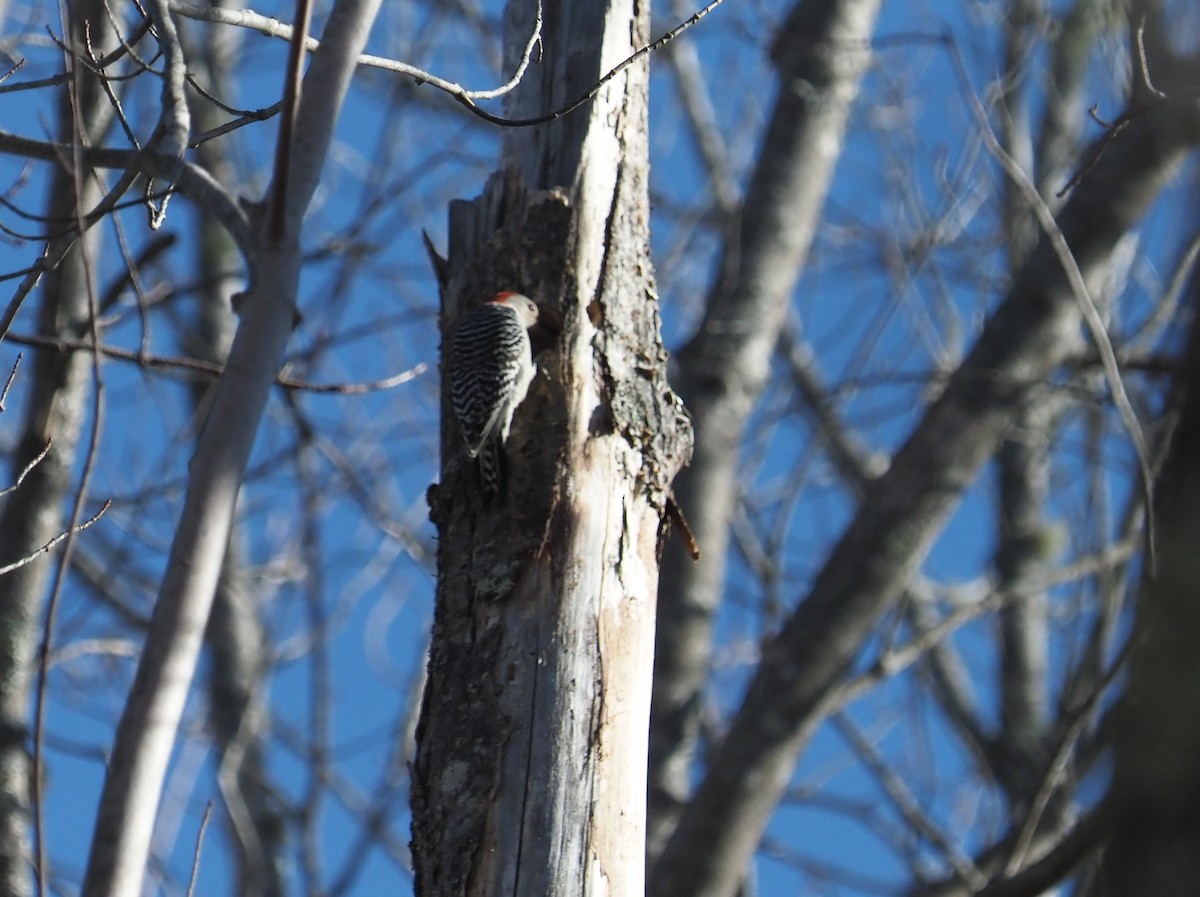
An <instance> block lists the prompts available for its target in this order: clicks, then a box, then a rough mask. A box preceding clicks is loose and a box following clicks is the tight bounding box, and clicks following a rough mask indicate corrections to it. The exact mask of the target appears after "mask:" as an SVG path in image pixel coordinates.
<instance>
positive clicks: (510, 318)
mask: <svg viewBox="0 0 1200 897" xmlns="http://www.w3.org/2000/svg"><path fill="white" fill-rule="evenodd" d="M537 319H538V306H537V303H536V302H534V301H533V300H532V299H530V298H529V297H528V296H522V295H521V294H520V293H510V292H504V293H497V294H496V295H495V296H493V297H492V298H491V300H490V301H488V302H486V303H485V304H483V305H481V306H479V308H477V309H475V310H474V311H472V312H471V313H470V314H468V315H467V316H466V317H465V318H464V319H463V320H462V322H461V323H460V324H459V325H458V329H457V330H455V332H454V342H453V344H452V346H451V349H450V403H451V404H452V405H453V406H454V415H455V417H457V418H458V424H459V426H460V427H461V428H462V434H463V439H465V440H466V442H467V454H469V455H470V456H471V457H472V458H478V459H479V479H480V484H481V485H482V487H483V493H484V495H485V496H487V497H488V498H489V499H494V498H496V497H498V496H499V495H500V494H501V493H502V491H503V488H504V480H503V477H504V473H503V465H504V460H505V457H504V445H505V443H506V442H507V441H508V431H509V429H510V428H511V427H512V419H513V413H514V412H515V411H516V410H517V406H518V405H520V404H521V402H523V401H524V400H525V393H526V392H527V391H528V390H529V383H530V381H531V380H532V379H533V357H532V353H531V351H530V348H529V328H530V327H532V326H533V325H534V324H536V323H537Z"/></svg>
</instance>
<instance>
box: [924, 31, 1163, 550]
mask: <svg viewBox="0 0 1200 897" xmlns="http://www.w3.org/2000/svg"><path fill="white" fill-rule="evenodd" d="M945 44H946V46H947V48H948V49H949V52H950V58H951V62H952V63H953V65H954V71H955V75H956V76H957V78H958V81H959V86H960V88H961V89H962V92H963V96H964V97H965V98H966V100H967V104H968V106H969V107H970V110H971V113H972V115H973V116H974V117H975V121H976V125H977V126H978V128H979V132H980V135H981V136H982V137H983V142H984V145H985V146H986V147H987V148H988V151H989V152H990V153H991V154H992V156H994V157H995V159H996V161H997V162H999V163H1000V167H1001V168H1003V169H1004V173H1005V174H1007V175H1008V177H1009V179H1010V180H1012V182H1013V184H1014V185H1015V186H1016V188H1017V189H1018V190H1019V191H1020V193H1021V195H1022V197H1023V198H1024V199H1025V201H1026V202H1027V203H1028V204H1029V207H1030V209H1031V210H1032V211H1033V213H1034V215H1035V217H1036V218H1037V220H1038V224H1039V225H1041V228H1042V231H1043V232H1044V233H1045V234H1046V237H1047V239H1048V240H1049V241H1050V246H1051V248H1052V249H1053V250H1054V254H1055V255H1056V256H1057V257H1058V261H1059V264H1061V265H1062V268H1063V273H1064V274H1066V276H1067V282H1068V284H1069V285H1070V288H1071V294H1072V296H1073V297H1074V299H1075V302H1076V304H1077V305H1078V307H1079V311H1080V314H1081V315H1082V316H1083V320H1084V323H1086V324H1087V328H1088V332H1089V334H1090V335H1091V337H1092V341H1093V342H1094V343H1095V345H1096V350H1097V352H1098V353H1099V355H1100V361H1101V364H1102V366H1103V367H1104V378H1105V380H1106V382H1107V383H1108V388H1109V390H1110V391H1111V392H1112V396H1113V404H1114V405H1116V407H1117V413H1118V415H1119V416H1120V418H1121V425H1122V426H1123V427H1124V429H1125V432H1126V434H1127V435H1128V436H1129V440H1130V442H1132V443H1133V450H1134V454H1135V455H1136V457H1137V464H1138V474H1139V479H1140V484H1141V489H1142V493H1143V495H1144V497H1145V502H1146V552H1147V559H1148V561H1149V563H1150V569H1151V571H1153V570H1154V566H1155V551H1154V543H1155V538H1154V537H1155V532H1154V478H1153V475H1152V474H1151V472H1150V450H1149V448H1148V447H1147V445H1146V437H1145V434H1144V433H1143V432H1142V425H1141V423H1140V422H1139V421H1138V418H1137V413H1136V412H1135V411H1134V410H1133V403H1132V402H1130V400H1129V395H1128V393H1126V391H1125V381H1124V379H1123V378H1122V375H1121V368H1120V365H1119V364H1118V362H1117V355H1116V352H1115V351H1114V350H1113V346H1112V340H1110V339H1109V336H1108V331H1107V329H1106V328H1105V326H1104V319H1103V318H1102V317H1101V316H1100V312H1099V310H1098V309H1097V308H1096V303H1095V301H1093V299H1092V297H1091V293H1089V291H1088V288H1087V283H1086V282H1085V281H1084V278H1083V272H1082V271H1080V270H1079V264H1078V262H1076V261H1075V255H1074V253H1072V252H1071V247H1070V246H1069V245H1068V244H1067V238H1066V237H1065V236H1064V235H1063V232H1062V230H1061V229H1060V228H1059V226H1058V222H1057V221H1055V220H1054V213H1053V212H1052V211H1051V210H1050V207H1049V206H1047V205H1046V201H1045V200H1044V199H1042V196H1041V194H1040V193H1038V191H1037V187H1035V186H1034V185H1033V182H1032V181H1030V180H1029V176H1028V175H1027V174H1026V173H1025V171H1024V170H1023V169H1022V168H1021V166H1020V165H1019V164H1017V162H1016V160H1015V159H1013V157H1012V156H1010V155H1009V154H1008V153H1007V152H1006V151H1005V149H1004V147H1003V146H1001V145H1000V141H999V140H998V139H997V138H996V133H995V131H993V130H992V126H991V122H989V121H988V115H987V111H986V110H985V109H984V108H983V104H982V103H980V101H979V97H978V96H977V95H976V93H975V91H974V90H972V89H971V80H970V76H969V75H968V74H967V65H966V62H965V61H964V60H963V58H962V53H961V52H960V51H959V49H958V44H957V43H955V42H954V40H953V39H952V38H949V37H947V38H946V39H945Z"/></svg>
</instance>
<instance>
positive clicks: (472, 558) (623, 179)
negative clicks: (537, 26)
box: [412, 0, 690, 897]
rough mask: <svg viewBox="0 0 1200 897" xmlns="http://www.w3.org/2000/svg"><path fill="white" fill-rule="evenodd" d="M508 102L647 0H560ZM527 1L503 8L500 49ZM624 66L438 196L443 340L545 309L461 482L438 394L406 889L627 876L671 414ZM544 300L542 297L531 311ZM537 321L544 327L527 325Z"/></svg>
mask: <svg viewBox="0 0 1200 897" xmlns="http://www.w3.org/2000/svg"><path fill="white" fill-rule="evenodd" d="M544 14H545V25H544V28H543V46H544V55H543V58H542V60H541V62H540V64H538V65H535V66H533V67H532V68H531V69H530V71H529V73H528V74H527V75H526V77H525V81H524V83H523V84H522V85H521V87H520V88H519V89H518V91H517V92H516V93H515V94H514V95H513V97H512V99H511V101H510V103H509V108H508V113H509V114H510V115H512V116H514V117H528V116H533V115H537V114H540V113H544V112H547V111H551V110H553V109H555V108H558V107H561V106H562V105H564V104H565V103H566V102H569V101H570V100H572V99H574V98H575V97H577V96H578V95H579V94H581V93H583V92H584V91H585V90H586V89H587V88H588V87H590V86H591V85H592V84H594V83H595V82H596V81H597V80H599V78H600V76H601V75H603V74H604V73H605V72H606V71H608V70H609V69H611V68H612V67H613V66H615V65H616V64H617V63H619V62H621V61H622V60H623V59H624V58H626V57H627V56H628V55H629V54H631V53H632V52H633V51H634V50H636V49H637V48H638V47H639V46H640V45H642V44H643V43H645V40H646V31H647V19H648V7H647V6H645V5H644V4H634V3H633V2H632V0H610V2H608V3H604V4H600V3H594V2H589V0H559V2H554V3H550V4H548V5H547V6H546V8H545V10H544ZM533 19H534V4H533V3H532V2H525V0H517V2H514V3H512V4H510V6H509V10H508V26H509V37H508V46H509V52H508V57H509V61H510V63H512V64H513V66H514V67H515V63H516V59H517V58H518V57H519V55H520V52H521V50H523V48H524V46H525V44H526V42H527V41H528V38H529V34H530V32H531V29H532V27H533V24H532V23H533ZM646 86H647V74H646V68H645V64H644V62H643V63H638V64H636V65H634V66H632V67H630V68H628V69H626V70H625V71H624V72H623V73H622V74H620V75H619V76H618V77H616V78H615V79H614V80H612V81H611V82H610V83H609V84H608V85H607V86H606V87H605V88H604V89H603V90H602V91H601V92H600V93H599V94H598V96H597V97H596V98H595V99H594V100H593V101H591V102H590V103H589V104H588V105H586V106H584V107H583V108H581V109H580V110H578V111H577V112H576V113H574V114H573V115H569V116H567V117H565V118H563V119H561V120H559V121H556V122H554V123H552V124H547V125H540V126H537V127H533V128H528V129H524V130H512V131H508V132H506V135H505V136H506V141H505V145H504V160H503V165H502V169H501V171H500V172H498V173H497V174H496V175H494V176H493V177H492V178H491V180H490V181H489V183H488V184H487V186H486V188H485V190H484V192H483V195H482V196H480V197H479V198H478V199H476V200H474V201H472V202H461V203H456V204H455V205H454V206H453V207H452V208H451V212H450V240H449V258H448V260H447V261H448V263H447V264H446V265H444V266H442V273H443V274H444V275H445V276H444V277H443V278H442V281H443V283H442V300H443V306H442V337H443V345H446V344H447V340H448V338H449V337H450V335H451V334H452V333H453V330H454V326H455V324H456V322H457V321H458V320H459V319H460V317H461V313H462V312H464V311H466V310H468V309H470V308H472V307H474V306H475V305H477V304H479V303H480V302H482V301H484V300H485V299H486V298H487V297H488V296H489V295H490V294H491V293H493V292H495V291H497V290H501V289H514V290H521V291H523V292H525V293H527V294H528V295H530V296H532V297H534V298H535V299H537V300H539V301H540V302H541V303H542V304H543V307H546V308H549V309H551V310H552V311H555V312H559V313H560V314H561V321H562V326H561V333H559V334H556V335H554V336H552V337H547V338H544V339H540V340H539V334H536V333H535V334H534V345H535V350H536V349H538V348H539V343H540V344H541V346H542V351H540V352H539V353H538V361H539V374H538V376H537V378H535V381H534V384H533V386H532V387H531V388H530V391H529V398H528V399H527V400H526V401H525V403H524V404H523V405H522V406H521V408H520V409H519V411H518V413H517V416H516V420H515V422H514V425H513V433H512V437H511V439H510V441H509V447H508V484H507V490H506V491H507V494H506V498H505V501H504V503H503V504H502V505H499V506H488V505H485V503H484V502H483V500H482V498H481V495H480V494H479V492H478V491H477V487H476V485H475V480H474V478H473V476H472V471H471V469H470V466H469V464H468V463H467V461H466V454H465V452H464V451H463V448H462V446H463V440H462V436H461V435H460V433H459V432H458V429H457V425H456V424H455V423H454V421H453V418H452V415H448V414H446V413H445V409H446V404H445V401H443V412H444V413H443V415H442V417H443V426H442V459H443V461H442V477H441V483H440V484H439V485H438V486H436V487H433V488H431V490H430V496H429V498H430V509H431V513H432V517H433V520H434V522H435V523H436V524H437V527H438V531H439V548H438V565H439V581H438V589H437V611H436V616H435V620H434V631H433V638H432V645H431V649H430V657H429V676H428V683H427V686H426V691H425V699H424V705H423V708H422V712H421V722H420V727H419V730H418V740H419V745H418V751H417V760H416V764H415V769H414V772H413V797H412V800H413V848H414V851H413V852H414V861H415V865H416V881H417V893H418V894H421V895H424V897H443V895H452V894H453V895H465V894H471V895H493V894H538V895H560V894H561V895H568V894H569V895H572V897H574V895H587V894H593V893H600V892H603V893H605V894H609V895H614V897H616V895H637V897H641V895H642V894H643V893H644V871H643V870H644V863H643V849H644V848H643V845H644V837H645V788H646V779H645V768H646V737H647V735H646V733H647V720H648V716H649V707H650V677H651V669H652V659H653V657H652V655H653V635H654V596H655V591H656V588H657V584H658V558H659V550H660V545H661V540H662V538H663V535H664V531H665V530H664V525H663V524H664V517H663V514H664V507H665V502H666V495H667V490H668V486H669V483H670V481H671V479H672V477H673V476H674V474H675V472H676V470H677V469H678V467H679V466H680V464H681V462H682V461H683V460H684V459H685V458H686V455H687V453H688V451H689V448H690V427H689V426H688V424H687V420H686V417H685V415H684V414H683V413H682V410H681V406H680V405H679V403H678V401H677V400H676V399H675V397H674V395H673V394H672V393H671V391H670V389H669V388H668V386H667V384H666V373H665V368H666V353H665V352H664V351H663V348H662V343H661V338H660V334H659V317H658V305H657V301H656V295H655V289H654V282H653V278H652V274H651V265H650V257H649V249H648V220H649V212H648V199H647V145H646ZM548 316H549V317H553V318H557V317H558V315H556V314H550V315H548ZM541 336H543V337H545V336H546V335H544V334H543V335H541Z"/></svg>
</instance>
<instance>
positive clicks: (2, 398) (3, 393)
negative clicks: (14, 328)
mask: <svg viewBox="0 0 1200 897" xmlns="http://www.w3.org/2000/svg"><path fill="white" fill-rule="evenodd" d="M24 357H25V353H24V352H18V353H17V360H16V361H14V362H13V366H12V370H11V371H9V372H8V379H7V380H6V381H4V389H3V390H0V411H6V410H7V409H6V408H5V407H4V403H5V402H6V401H8V391H9V390H10V389H12V385H13V381H14V380H16V379H17V368H19V367H20V366H21V359H22V358H24ZM3 494H4V493H3V492H0V495H3Z"/></svg>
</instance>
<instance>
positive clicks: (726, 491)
mask: <svg viewBox="0 0 1200 897" xmlns="http://www.w3.org/2000/svg"><path fill="white" fill-rule="evenodd" d="M878 10H879V2H878V0H834V2H830V0H816V2H803V3H799V4H797V6H796V8H795V9H794V10H793V12H792V14H791V15H790V17H789V19H788V21H787V24H786V26H785V27H784V29H783V30H782V32H781V33H780V36H779V38H778V40H777V43H776V47H775V52H774V59H775V62H776V65H777V67H778V69H779V82H780V88H779V94H778V97H777V98H776V101H775V107H774V109H773V111H772V113H771V121H770V124H769V126H768V128H767V133H766V136H765V137H764V140H763V146H762V150H761V152H760V154H759V159H758V164H757V166H756V168H755V171H754V175H753V179H752V181H751V184H750V187H749V190H748V191H747V195H746V200H745V204H744V207H743V208H744V211H743V214H742V216H741V222H740V226H739V227H738V228H737V229H736V234H737V235H736V237H735V238H734V239H733V241H732V242H731V245H730V246H729V247H727V249H726V254H725V259H724V263H723V266H722V271H721V273H720V274H719V280H718V282H717V283H716V284H715V285H714V287H713V290H712V297H711V299H710V301H709V304H708V307H707V308H706V310H705V315H704V320H703V322H702V323H701V326H700V329H699V330H698V331H697V333H696V335H695V336H694V337H693V338H692V339H691V340H690V341H689V342H688V344H687V345H686V346H685V347H684V348H683V349H682V351H680V353H679V358H678V376H677V378H676V380H677V383H678V387H679V392H680V395H681V396H682V397H683V400H684V402H685V403H686V404H687V406H688V410H689V411H690V412H691V413H692V414H693V416H694V417H695V421H696V452H695V457H694V458H693V460H692V464H691V466H690V467H689V468H688V469H687V470H685V471H683V473H682V474H681V475H680V477H679V480H678V482H677V483H676V487H675V491H676V495H677V497H678V499H679V503H680V505H681V506H682V508H683V510H684V513H685V514H686V515H687V517H688V520H689V522H690V523H691V526H692V529H693V531H694V532H695V534H696V538H697V540H698V542H699V544H700V546H701V549H702V551H703V556H702V557H701V559H700V562H699V563H695V562H694V561H693V560H692V559H691V557H690V556H688V555H687V553H686V552H685V551H684V550H683V549H682V548H681V546H680V545H678V544H674V545H671V546H669V547H668V549H667V551H666V554H665V555H664V557H663V573H664V575H663V588H662V589H661V591H660V593H659V622H658V635H657V640H656V644H655V672H654V704H653V711H652V718H651V729H650V773H649V780H650V791H649V802H650V838H649V844H648V851H649V854H650V857H651V861H653V858H654V857H656V856H657V855H658V853H659V852H660V851H661V849H662V845H663V844H664V843H665V841H666V839H667V838H668V837H669V836H670V834H671V832H672V831H673V830H674V827H675V823H676V821H677V819H678V816H679V812H680V808H681V807H682V805H683V803H684V802H685V801H686V800H687V798H688V795H689V793H690V790H691V784H692V775H693V769H692V762H693V758H694V755H695V749H696V740H697V737H698V733H699V727H700V711H701V705H702V703H703V692H702V689H703V687H704V684H705V682H706V681H707V679H708V673H709V665H710V659H711V658H710V654H711V650H712V625H713V622H712V621H713V613H714V611H715V610H716V607H717V604H718V602H719V600H720V598H721V595H722V594H723V593H724V588H725V581H724V580H725V558H726V546H727V543H728V537H729V522H730V519H731V516H732V514H733V508H734V502H735V499H736V490H737V485H736V484H737V479H738V469H737V461H738V452H739V449H740V446H741V437H742V432H743V430H744V428H745V425H746V420H747V419H748V418H749V416H750V413H751V411H752V410H753V408H754V406H755V404H756V403H757V401H758V397H759V395H760V393H761V392H762V389H763V385H764V384H765V382H766V379H767V372H768V362H769V360H770V358H771V354H772V352H773V350H774V348H775V344H776V342H777V341H778V339H779V335H780V328H781V326H782V324H783V321H784V317H785V315H786V312H787V309H788V307H789V306H790V304H791V300H792V293H793V291H794V289H795V286H796V281H797V279H798V278H799V276H800V271H801V269H802V267H803V264H804V260H805V258H806V257H807V255H808V250H809V247H810V246H811V245H812V239H813V235H814V234H815V233H816V227H817V222H818V221H819V220H820V216H821V210H822V208H824V204H825V195H826V193H827V192H828V190H829V184H830V182H831V181H832V179H833V171H834V166H835V164H836V163H837V159H838V157H839V155H840V154H841V146H842V137H843V135H844V134H845V130H846V125H847V122H848V121H849V118H850V110H851V107H852V105H853V102H854V98H855V97H856V96H857V95H858V86H859V82H860V80H861V78H862V76H863V73H864V72H865V71H866V67H867V62H868V61H869V59H870V51H869V44H868V41H869V40H870V37H871V34H872V32H873V31H874V26H875V18H876V16H877V14H878Z"/></svg>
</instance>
